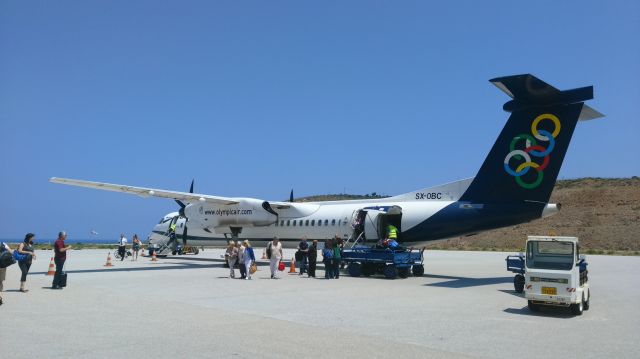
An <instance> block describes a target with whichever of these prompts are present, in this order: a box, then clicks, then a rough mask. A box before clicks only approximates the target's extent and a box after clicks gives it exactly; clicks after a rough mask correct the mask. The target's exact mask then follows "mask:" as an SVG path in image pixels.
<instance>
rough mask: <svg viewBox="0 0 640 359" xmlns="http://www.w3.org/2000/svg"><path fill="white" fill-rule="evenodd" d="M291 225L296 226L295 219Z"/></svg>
mask: <svg viewBox="0 0 640 359" xmlns="http://www.w3.org/2000/svg"><path fill="white" fill-rule="evenodd" d="M293 226H294V227H295V226H296V220H295V219H294V220H293Z"/></svg>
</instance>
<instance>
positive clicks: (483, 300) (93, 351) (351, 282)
mask: <svg viewBox="0 0 640 359" xmlns="http://www.w3.org/2000/svg"><path fill="white" fill-rule="evenodd" d="M222 253H223V250H220V249H206V250H205V251H204V252H201V253H200V254H199V255H197V256H194V255H188V256H174V257H167V258H164V259H163V258H159V260H158V262H155V263H153V262H151V261H150V258H149V257H141V258H139V260H138V261H136V262H131V261H127V260H125V261H124V262H120V261H115V260H114V261H113V264H114V266H113V267H104V266H103V265H104V264H105V262H106V257H107V251H106V250H75V251H70V252H69V253H68V259H67V266H66V270H67V272H68V286H67V288H65V289H64V290H51V289H49V287H50V285H51V280H52V277H51V276H46V275H45V274H46V272H47V269H48V266H49V260H50V258H51V256H52V255H51V252H50V251H49V252H47V251H39V252H36V254H37V256H38V257H37V260H36V261H35V262H34V264H33V266H32V268H31V272H30V274H29V277H28V279H27V284H28V288H29V289H30V291H29V292H28V293H21V292H19V291H18V288H19V274H20V270H19V268H18V266H17V265H13V266H11V267H9V268H8V270H7V280H6V281H5V283H4V284H5V286H4V287H5V291H4V292H3V293H2V297H3V298H4V305H2V306H0V324H1V325H0V356H1V357H11V358H34V357H40V356H44V357H48V358H107V357H109V358H112V357H134V356H135V357H155V358H183V357H189V358H320V357H322V358H326V357H338V358H342V357H357V358H360V357H367V358H389V357H398V358H465V357H486V358H503V357H519V358H539V357H549V358H553V357H563V358H602V357H609V358H637V357H638V353H640V341H639V340H638V333H640V313H639V312H638V310H637V308H638V304H640V276H638V269H637V268H638V266H639V265H640V258H639V257H616V256H587V259H588V261H589V270H590V283H591V288H592V291H593V297H592V299H591V309H590V310H589V311H585V313H584V314H583V315H582V316H572V315H570V314H569V312H568V310H559V309H552V310H543V311H542V312H540V313H532V312H530V311H529V310H528V309H527V306H526V300H525V299H524V298H523V297H522V296H521V295H519V294H517V293H515V292H514V290H513V284H512V279H513V275H512V274H511V273H510V272H507V271H506V268H505V261H504V259H505V257H506V255H507V254H509V253H501V252H455V251H453V252H449V251H430V252H427V253H426V259H425V270H426V274H425V275H424V276H423V277H419V278H416V277H409V278H407V279H396V280H386V279H384V278H383V277H371V278H363V277H361V278H351V277H349V276H348V275H344V276H341V277H340V279H338V280H325V279H320V278H323V277H324V271H323V269H319V270H318V273H317V274H318V279H313V278H306V276H305V277H301V276H298V275H297V274H289V273H288V271H289V268H288V266H287V269H286V270H285V271H284V272H282V273H281V277H282V278H281V279H279V280H272V279H270V273H269V269H268V266H267V265H266V261H261V262H262V265H260V267H259V270H258V272H256V274H255V275H254V279H253V280H251V281H248V280H239V279H230V278H229V269H227V268H224V267H223V264H222V259H221V258H220V256H221V254H222ZM261 254H262V248H256V255H257V256H260V255H261ZM292 256H293V252H292V251H291V250H286V254H285V258H291V257H292ZM287 265H288V263H287ZM236 273H237V270H236Z"/></svg>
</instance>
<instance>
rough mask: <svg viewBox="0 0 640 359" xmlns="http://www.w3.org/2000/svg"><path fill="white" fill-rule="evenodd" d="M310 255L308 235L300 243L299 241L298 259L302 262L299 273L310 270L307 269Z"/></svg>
mask: <svg viewBox="0 0 640 359" xmlns="http://www.w3.org/2000/svg"><path fill="white" fill-rule="evenodd" d="M308 255H309V243H307V237H306V236H304V237H302V240H301V241H300V243H298V251H297V252H296V261H298V262H300V273H299V274H298V275H303V274H304V273H305V272H308V269H307V260H308Z"/></svg>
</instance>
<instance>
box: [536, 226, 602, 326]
mask: <svg viewBox="0 0 640 359" xmlns="http://www.w3.org/2000/svg"><path fill="white" fill-rule="evenodd" d="M579 249H580V246H579V245H578V238H577V237H556V236H528V237H527V252H526V256H525V271H524V272H525V273H524V277H525V286H524V291H525V298H527V301H528V304H529V309H530V310H532V311H537V310H539V309H540V306H542V305H548V306H563V307H569V308H570V309H571V312H572V313H573V314H575V315H581V314H582V311H583V310H588V309H589V299H590V298H591V291H590V290H589V278H588V271H587V262H586V259H585V257H584V255H580V252H579Z"/></svg>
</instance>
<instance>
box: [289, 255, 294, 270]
mask: <svg viewBox="0 0 640 359" xmlns="http://www.w3.org/2000/svg"><path fill="white" fill-rule="evenodd" d="M295 272H296V259H295V258H291V266H290V267H289V273H295Z"/></svg>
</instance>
